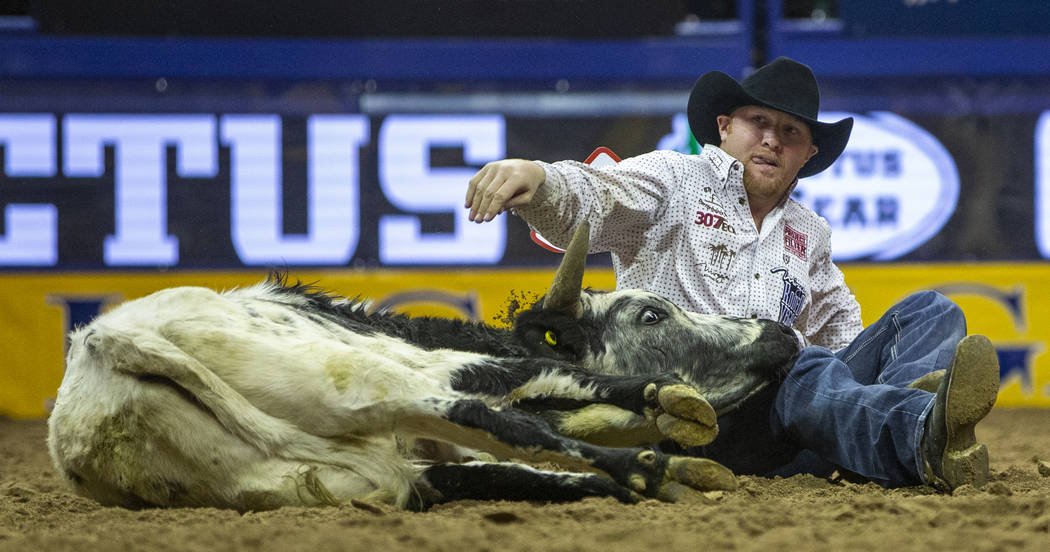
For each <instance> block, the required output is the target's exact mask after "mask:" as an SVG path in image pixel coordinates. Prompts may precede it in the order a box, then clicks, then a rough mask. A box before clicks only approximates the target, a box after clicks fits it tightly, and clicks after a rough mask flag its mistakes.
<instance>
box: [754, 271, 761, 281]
mask: <svg viewBox="0 0 1050 552" xmlns="http://www.w3.org/2000/svg"><path fill="white" fill-rule="evenodd" d="M759 278H760V276H759V275H758V273H757V272H756V273H755V279H756V280H757V279H759Z"/></svg>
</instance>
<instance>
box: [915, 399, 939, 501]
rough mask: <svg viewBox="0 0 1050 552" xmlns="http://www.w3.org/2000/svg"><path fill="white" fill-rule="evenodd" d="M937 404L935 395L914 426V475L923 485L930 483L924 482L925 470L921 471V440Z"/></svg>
mask: <svg viewBox="0 0 1050 552" xmlns="http://www.w3.org/2000/svg"><path fill="white" fill-rule="evenodd" d="M936 402H937V395H934V396H933V397H931V398H930V404H928V405H926V408H925V409H924V410H923V411H922V415H921V416H919V423H918V424H917V425H916V426H915V449H916V450H915V473H917V474H919V481H922V482H923V483H925V484H929V483H930V482H929V481H927V480H926V470H925V469H923V465H922V439H923V437H925V436H926V419H927V418H929V417H930V414H931V413H933V405H934V403H936Z"/></svg>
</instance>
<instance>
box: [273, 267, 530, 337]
mask: <svg viewBox="0 0 1050 552" xmlns="http://www.w3.org/2000/svg"><path fill="white" fill-rule="evenodd" d="M267 283H268V284H270V285H271V286H272V289H273V290H274V291H275V292H276V293H277V294H278V295H286V296H289V297H290V298H297V299H299V300H298V301H290V302H289V305H290V306H292V307H294V308H296V309H298V310H300V311H303V312H304V313H305V314H306V315H307V316H308V317H311V318H314V319H315V321H316V320H317V319H318V318H320V319H323V320H325V321H327V322H329V323H333V324H337V325H339V326H342V327H344V328H346V329H348V330H350V331H352V332H354V333H356V334H359V335H364V336H369V335H375V334H383V335H389V336H391V337H397V338H400V339H403V340H405V341H407V342H409V343H411V344H413V345H415V346H417V347H421V348H423V349H426V350H434V349H455V350H457V351H469V352H474V353H481V354H487V355H493V356H499V357H523V356H527V355H528V350H527V349H525V348H524V347H521V346H520V345H519V344H517V343H516V342H515V341H514V339H513V336H512V335H511V333H510V332H508V331H507V330H505V329H501V328H494V327H491V326H487V325H485V324H482V323H480V322H467V321H463V320H456V319H451V318H433V317H428V316H419V317H410V316H407V315H405V314H400V313H394V312H389V311H380V312H371V313H370V312H368V311H367V309H366V305H365V304H364V303H363V302H362V301H361V300H359V299H352V300H345V299H343V298H341V297H336V296H334V295H331V294H329V293H328V292H326V291H324V290H322V289H320V288H318V287H315V286H314V285H312V284H305V283H303V282H300V281H296V282H295V283H294V284H292V283H289V281H288V277H287V275H285V274H281V273H279V272H272V273H271V274H270V276H269V277H268V278H267Z"/></svg>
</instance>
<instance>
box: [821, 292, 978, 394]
mask: <svg viewBox="0 0 1050 552" xmlns="http://www.w3.org/2000/svg"><path fill="white" fill-rule="evenodd" d="M965 336H966V318H965V316H964V315H963V312H962V309H960V308H959V307H958V305H956V304H955V303H953V302H952V301H951V300H949V299H948V298H947V297H945V296H943V295H941V294H939V293H937V292H935V291H923V292H919V293H914V294H912V295H909V296H908V297H906V298H904V299H903V300H901V301H900V302H898V303H897V304H896V305H894V306H893V307H891V308H890V309H889V310H887V311H886V313H885V314H883V315H882V317H881V318H879V320H878V321H877V322H875V323H874V324H872V325H870V326H868V327H867V328H865V329H864V331H862V332H861V333H860V335H858V336H857V338H856V339H854V340H853V342H852V343H851V344H850V345H849V346H848V347H846V348H845V349H843V350H841V351H839V352H838V353H837V356H838V358H839V359H841V360H842V361H843V362H845V363H846V364H847V365H848V366H849V368H850V371H851V372H852V373H853V379H855V380H856V381H857V382H858V383H862V384H866V385H871V384H874V383H882V384H887V385H893V386H896V387H903V386H906V385H908V384H909V383H911V382H912V381H914V380H915V379H917V378H919V377H922V376H924V375H926V374H928V373H930V372H933V371H936V370H940V369H943V368H947V367H948V364H949V363H951V360H952V356H953V355H954V354H955V346H956V344H958V343H959V341H960V340H961V339H962V338H963V337H965Z"/></svg>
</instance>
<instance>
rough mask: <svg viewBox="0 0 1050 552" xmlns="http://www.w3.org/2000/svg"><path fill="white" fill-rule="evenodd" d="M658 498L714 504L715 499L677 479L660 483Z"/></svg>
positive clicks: (684, 502)
mask: <svg viewBox="0 0 1050 552" xmlns="http://www.w3.org/2000/svg"><path fill="white" fill-rule="evenodd" d="M656 498H657V499H659V500H662V501H664V502H676V503H679V504H713V503H714V501H713V500H711V499H709V498H707V497H706V496H704V493H703V492H701V491H698V490H696V489H693V488H690V487H687V486H685V485H683V484H681V483H679V482H677V481H665V482H664V483H663V484H662V485H660V489H659V490H658V491H657V493H656Z"/></svg>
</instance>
